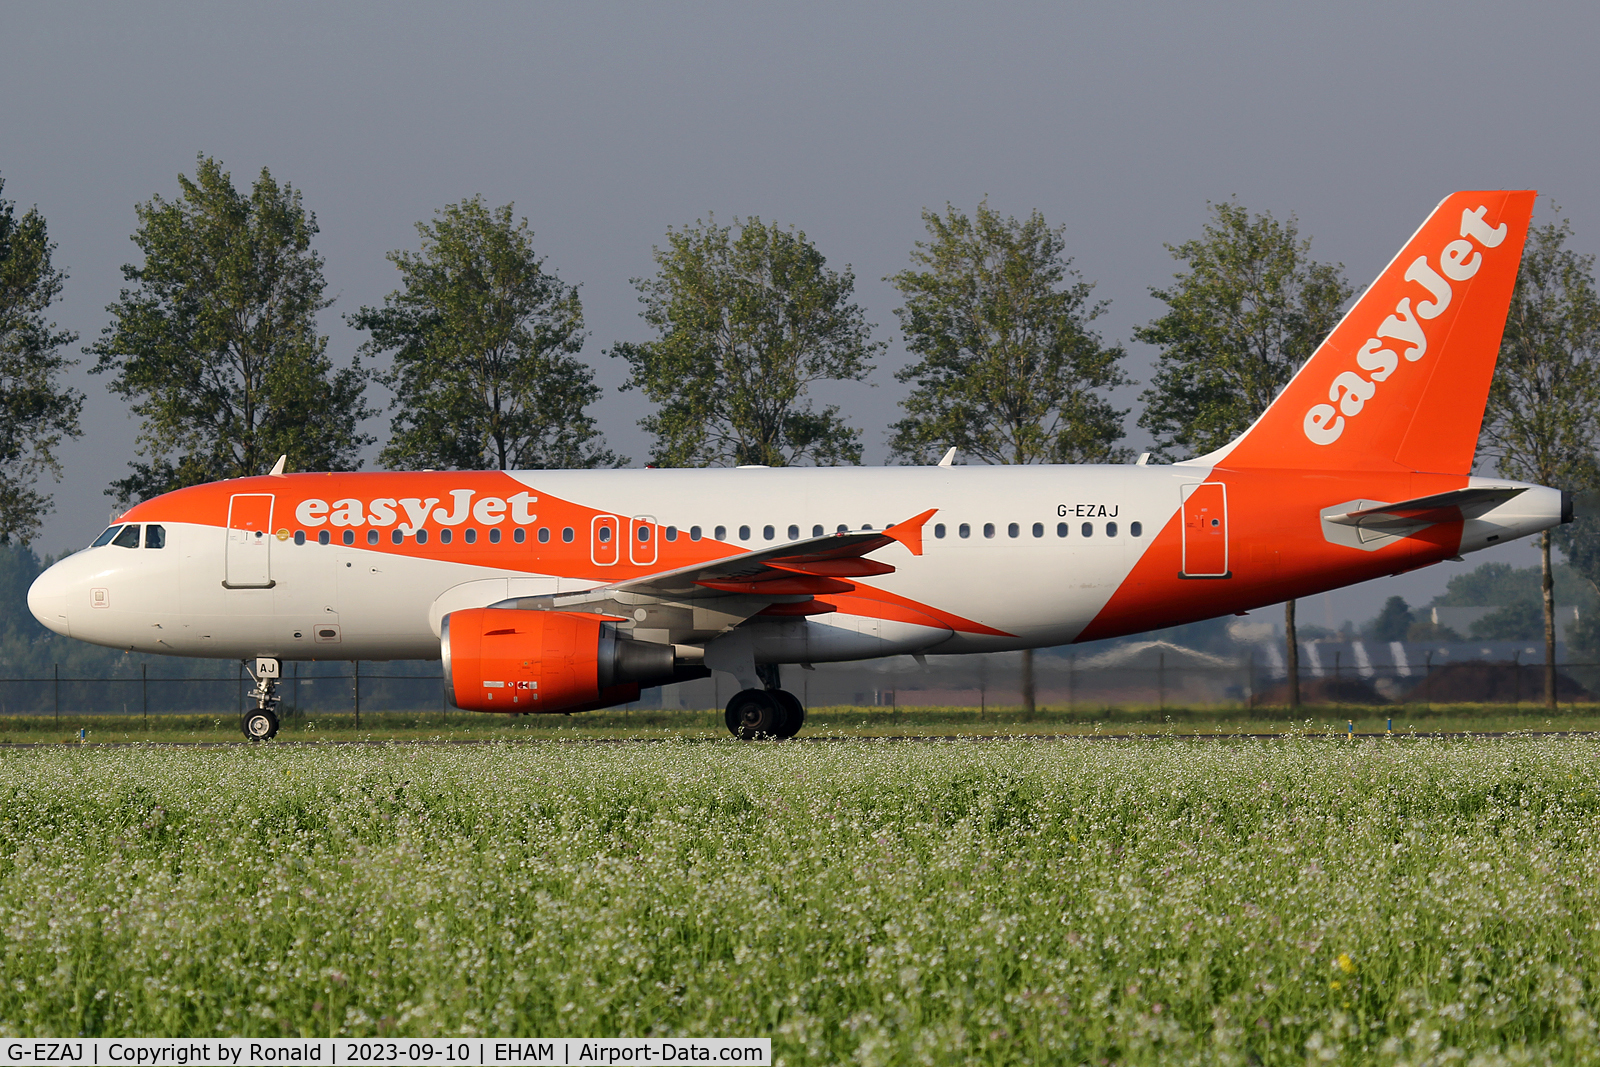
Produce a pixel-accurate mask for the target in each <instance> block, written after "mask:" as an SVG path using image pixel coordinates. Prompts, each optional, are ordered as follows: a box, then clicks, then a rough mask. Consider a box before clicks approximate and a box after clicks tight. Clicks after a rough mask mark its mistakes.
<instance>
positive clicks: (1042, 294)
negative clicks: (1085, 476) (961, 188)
mask: <svg viewBox="0 0 1600 1067" xmlns="http://www.w3.org/2000/svg"><path fill="white" fill-rule="evenodd" d="M922 221H923V225H924V226H926V227H927V231H928V240H926V241H918V242H917V244H916V247H915V248H914V249H913V251H912V253H911V260H912V263H913V264H914V266H913V267H912V268H911V269H908V270H903V271H901V272H900V273H898V274H896V275H894V276H892V277H890V278H887V279H885V280H886V281H889V282H890V283H892V284H893V285H894V287H895V288H896V289H898V290H899V291H900V295H901V296H902V297H903V298H904V300H905V304H904V306H902V307H899V308H896V309H895V315H896V317H898V318H899V320H900V329H901V332H902V333H903V334H904V336H905V343H906V348H907V349H909V350H910V352H911V353H912V355H913V356H914V357H915V359H914V360H913V362H912V363H910V364H909V365H908V366H906V367H905V368H904V369H902V370H900V371H899V372H898V373H896V375H895V377H896V378H897V379H899V380H900V381H902V382H909V383H911V384H912V385H913V386H914V388H913V389H912V392H911V394H910V395H909V396H908V397H906V399H905V401H904V402H903V407H904V408H905V411H906V417H905V418H903V419H901V420H900V421H899V422H897V423H895V425H894V434H893V436H892V437H891V439H890V445H889V447H890V450H891V451H892V452H893V453H894V454H895V455H898V456H901V457H903V458H905V459H908V460H910V461H912V462H920V463H931V462H933V461H934V460H936V459H937V458H938V457H939V455H940V454H941V453H943V452H944V451H945V450H946V449H948V448H950V447H952V446H954V447H955V448H958V449H960V450H961V452H962V453H964V454H966V455H969V456H975V457H977V458H978V459H981V460H983V461H984V462H985V463H1111V462H1117V461H1121V460H1126V459H1127V458H1128V452H1127V450H1126V449H1119V448H1118V447H1117V442H1118V441H1120V440H1121V439H1122V435H1123V431H1122V417H1123V416H1124V415H1126V414H1127V411H1118V410H1117V409H1116V408H1114V407H1112V405H1111V402H1110V401H1109V400H1107V399H1106V398H1105V396H1104V395H1102V391H1103V390H1106V389H1110V388H1112V387H1113V386H1117V385H1122V384H1124V383H1125V382H1126V381H1127V378H1126V377H1125V376H1124V375H1123V374H1122V371H1121V368H1120V364H1121V361H1122V359H1123V356H1124V352H1123V350H1122V349H1121V348H1120V347H1118V346H1109V347H1108V346H1106V345H1105V344H1103V343H1102V342H1101V340H1100V336H1099V335H1098V334H1096V333H1095V332H1094V331H1093V330H1092V329H1090V326H1089V324H1090V323H1091V322H1092V321H1093V320H1094V319H1096V318H1098V317H1099V316H1100V315H1101V314H1102V313H1103V312H1104V311H1105V308H1106V303H1105V302H1104V301H1101V302H1099V303H1091V302H1090V299H1089V298H1090V293H1091V292H1092V291H1093V289H1094V285H1093V283H1091V282H1086V281H1084V280H1083V278H1082V277H1081V276H1080V275H1079V274H1078V272H1077V271H1075V270H1073V269H1072V260H1071V259H1070V258H1068V257H1067V256H1066V255H1064V252H1065V249H1066V240H1065V239H1064V238H1063V236H1062V233H1063V229H1064V228H1063V227H1051V226H1050V225H1048V224H1047V223H1046V222H1045V219H1044V216H1043V215H1042V214H1041V213H1039V212H1038V211H1034V212H1033V213H1031V214H1030V215H1029V216H1028V217H1027V218H1026V219H1023V220H1018V219H1016V218H1015V217H1003V216H1001V215H1000V214H999V212H996V211H994V210H993V209H992V208H990V207H989V202H988V201H987V200H984V201H982V202H980V203H979V204H978V209H977V211H976V212H975V213H974V215H973V216H972V217H970V218H969V217H968V216H967V215H966V214H964V213H963V212H960V211H957V210H956V209H955V208H954V207H953V206H951V205H949V204H946V205H945V213H944V214H943V215H940V214H939V213H938V212H936V211H927V210H924V211H923V213H922ZM1021 689H1022V705H1023V710H1024V712H1025V713H1027V714H1029V715H1031V714H1032V713H1033V710H1034V686H1033V650H1032V649H1025V650H1024V651H1023V654H1022V685H1021Z"/></svg>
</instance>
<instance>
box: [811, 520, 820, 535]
mask: <svg viewBox="0 0 1600 1067" xmlns="http://www.w3.org/2000/svg"><path fill="white" fill-rule="evenodd" d="M822 533H823V530H822V523H820V522H819V523H817V524H816V525H815V526H813V527H811V536H812V537H821V536H822Z"/></svg>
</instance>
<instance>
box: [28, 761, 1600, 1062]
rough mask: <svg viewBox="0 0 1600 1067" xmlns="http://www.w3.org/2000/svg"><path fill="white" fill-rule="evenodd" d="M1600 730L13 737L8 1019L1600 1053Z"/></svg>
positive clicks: (895, 1042) (1422, 1055)
mask: <svg viewBox="0 0 1600 1067" xmlns="http://www.w3.org/2000/svg"><path fill="white" fill-rule="evenodd" d="M1597 772H1600V744H1596V743H1594V742H1590V741H1583V740H1532V739H1510V740H1503V741H1440V740H1425V739H1406V740H1396V741H1392V742H1382V741H1366V742H1357V743H1346V742H1344V741H1334V740H1327V739H1320V738H1294V739H1289V740H1284V741H1272V742H1260V741H1220V742H1195V741H1182V740H1171V739H1168V740H1146V741H1090V740H1082V741H1068V742H1053V743H1042V742H1036V741H999V742H981V743H980V742H948V743H939V744H905V743H891V742H882V741H880V742H871V741H834V742H821V743H810V744H797V743H782V744H753V745H752V744H739V743H736V742H732V741H727V742H715V743H670V742H669V743H654V744H628V745H605V744H581V743H566V744H555V743H534V744H516V745H509V744H500V745H484V746H439V747H430V746H422V745H391V746H332V745H327V746H293V747H291V746H275V745H272V744H263V745H258V746H254V747H249V746H237V747H233V748H226V749H210V750H196V749H183V748H162V747H153V746H145V747H130V748H125V749H90V748H75V747H73V748H68V747H60V748H49V749H33V750H26V751H17V750H11V751H0V871H3V878H0V931H3V939H4V940H3V952H4V957H3V966H0V972H3V974H0V1031H3V1032H5V1033H7V1034H17V1035H54V1036H72V1035H77V1034H85V1035H102V1034H117V1035H125V1036H137V1035H163V1036H164V1035H184V1036H202V1035H213V1034H237V1035H268V1036H277V1035H295V1034H306V1035H316V1036H333V1035H345V1034H351V1035H357V1034H361V1035H364V1034H394V1035H446V1034H466V1035H501V1034H504V1035H520V1036H535V1035H546V1036H548V1035H571V1036H609V1035H631V1036H639V1035H705V1036H746V1035H749V1036H771V1037H772V1038H773V1049H774V1053H775V1055H776V1056H777V1057H778V1060H779V1062H783V1063H788V1064H802V1063H804V1064H810V1063H816V1064H835V1063H865V1064H915V1063H982V1064H990V1063H993V1064H1010V1063H1025V1062H1026V1063H1046V1062H1048V1063H1088V1064H1106V1063H1163V1064H1165V1063H1240V1064H1244V1063H1269V1064H1272V1063H1304V1062H1307V1061H1308V1060H1309V1061H1312V1062H1324V1061H1326V1062H1335V1063H1395V1064H1399V1063H1449V1062H1461V1063H1474V1064H1487V1063H1495V1062H1509V1063H1523V1062H1533V1063H1540V1062H1559V1063H1568V1062H1574V1063H1576V1062H1596V1061H1600V1023H1597V1019H1596V1015H1597V1011H1596V984H1597V981H1600V967H1597V965H1596V956H1595V947H1596V931H1597V930H1600V795H1597V792H1596V786H1597Z"/></svg>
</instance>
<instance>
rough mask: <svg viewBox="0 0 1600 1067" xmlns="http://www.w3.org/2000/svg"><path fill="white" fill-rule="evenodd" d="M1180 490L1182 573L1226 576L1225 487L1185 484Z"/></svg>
mask: <svg viewBox="0 0 1600 1067" xmlns="http://www.w3.org/2000/svg"><path fill="white" fill-rule="evenodd" d="M1182 492H1183V577H1185V578H1227V577H1229V574H1228V487H1227V486H1226V485H1223V484H1222V483H1221V482H1198V483H1195V484H1192V485H1186V486H1184V487H1183V489H1182Z"/></svg>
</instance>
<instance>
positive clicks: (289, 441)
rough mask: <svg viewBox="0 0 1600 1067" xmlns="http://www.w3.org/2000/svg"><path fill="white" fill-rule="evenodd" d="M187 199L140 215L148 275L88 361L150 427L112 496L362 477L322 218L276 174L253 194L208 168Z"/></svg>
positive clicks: (125, 299) (351, 386) (128, 273)
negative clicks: (255, 477)
mask: <svg viewBox="0 0 1600 1067" xmlns="http://www.w3.org/2000/svg"><path fill="white" fill-rule="evenodd" d="M178 184H179V187H180V189H181V195H180V196H179V197H178V199H176V200H173V201H167V200H163V199H162V198H161V197H159V196H157V197H154V198H153V199H151V200H150V201H149V202H148V203H145V204H140V205H139V206H138V207H137V208H136V209H135V210H136V212H137V215H138V219H139V228H138V230H137V231H135V233H134V234H133V241H134V243H135V244H137V245H138V246H139V250H140V251H141V252H143V253H144V263H143V265H142V266H134V265H131V264H130V265H127V266H124V267H123V268H122V274H123V277H124V278H125V279H127V281H129V282H130V283H132V287H131V288H127V289H123V290H122V293H121V298H120V299H119V300H118V301H117V302H116V303H114V304H111V305H110V306H109V307H108V308H107V309H106V310H108V311H109V312H111V315H112V321H111V324H110V325H109V326H107V327H106V328H105V330H104V331H103V333H102V336H101V339H100V340H99V342H97V343H96V344H95V345H93V346H92V347H90V348H89V349H88V351H89V352H90V353H91V354H93V355H96V356H98V357H99V360H98V362H97V363H96V364H95V367H94V372H95V373H96V374H111V375H112V378H111V381H110V382H109V388H110V390H111V391H112V392H113V393H115V394H116V395H118V396H120V397H123V398H124V399H126V400H128V401H130V402H131V407H132V410H133V413H134V414H135V415H137V416H139V418H140V419H141V420H142V421H141V424H140V429H139V436H138V442H139V443H138V448H137V450H136V452H137V455H139V456H142V457H144V458H143V459H142V460H134V461H133V462H131V463H130V466H131V467H132V468H133V473H132V474H130V475H129V476H128V477H127V478H124V479H121V480H120V481H116V482H113V483H112V486H111V488H110V489H109V490H107V493H108V494H110V495H113V496H115V497H116V498H117V500H118V501H120V502H124V503H125V502H129V501H134V500H144V499H148V498H150V497H152V496H156V495H158V494H160V493H164V492H168V491H169V490H172V489H177V488H180V487H182V486H185V485H195V484H197V483H200V482H208V481H216V480H218V479H222V478H238V477H243V476H246V475H252V474H262V473H265V472H266V470H267V469H268V468H269V467H271V466H272V464H273V462H274V461H275V460H276V459H277V458H278V456H279V455H281V454H285V453H286V454H288V455H289V456H290V458H291V459H292V460H293V461H294V465H295V466H296V467H297V468H299V469H301V470H354V469H355V468H357V467H359V466H360V460H359V459H358V457H357V452H358V451H359V449H360V448H361V447H362V446H363V445H366V444H368V443H370V442H371V440H372V438H370V437H366V436H363V435H362V434H360V433H359V432H357V428H356V427H357V424H358V423H359V422H360V420H361V419H363V418H365V417H366V416H367V415H369V414H371V413H372V412H371V411H370V410H369V409H368V408H367V405H366V402H365V401H364V399H363V397H362V393H363V391H364V390H365V388H366V374H365V373H364V372H363V371H362V370H361V368H360V365H359V362H357V363H353V364H352V365H351V366H348V367H343V368H338V369H336V368H335V367H334V365H333V363H332V361H331V360H330V359H329V358H328V356H327V351H326V350H327V344H328V339H327V337H325V336H324V335H322V334H319V333H318V332H317V313H318V312H320V311H322V310H323V309H325V308H327V307H328V306H330V305H331V304H332V303H333V301H332V300H330V299H327V298H326V297H324V295H323V290H324V289H325V288H326V285H327V283H326V282H325V281H324V280H323V277H322V257H321V256H319V255H317V253H316V252H315V251H313V250H312V248H311V238H312V237H313V235H315V234H316V233H317V222H316V217H315V216H314V215H312V214H311V212H309V211H307V210H306V209H305V207H304V206H303V205H302V203H301V198H300V193H299V191H298V190H296V189H294V188H292V187H291V186H289V185H287V184H285V185H281V186H280V185H279V184H278V183H277V182H276V181H275V180H273V177H272V175H271V174H270V173H268V171H267V170H266V168H262V171H261V175H260V177H258V178H257V179H256V181H255V184H254V185H253V186H252V187H251V189H250V192H249V195H244V194H241V193H240V192H238V191H237V190H235V189H234V187H233V181H232V178H231V177H230V176H229V174H228V173H227V172H226V171H224V170H223V169H222V165H221V164H220V163H219V162H217V161H216V160H214V159H212V158H210V157H208V156H204V155H202V156H201V157H200V158H199V162H198V165H197V167H196V170H195V176H194V179H193V180H190V179H189V178H188V177H186V176H185V175H181V174H180V175H179V176H178Z"/></svg>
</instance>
